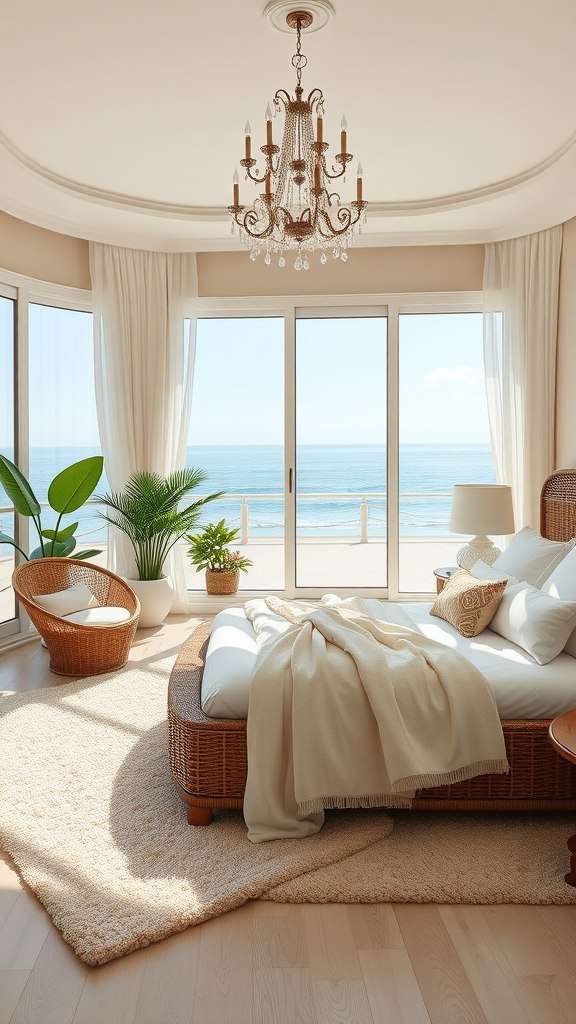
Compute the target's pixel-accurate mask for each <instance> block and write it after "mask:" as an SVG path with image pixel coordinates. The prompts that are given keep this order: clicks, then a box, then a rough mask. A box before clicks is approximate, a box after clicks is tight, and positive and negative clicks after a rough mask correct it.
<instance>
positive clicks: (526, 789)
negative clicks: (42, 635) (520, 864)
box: [168, 469, 576, 825]
mask: <svg viewBox="0 0 576 1024" xmlns="http://www.w3.org/2000/svg"><path fill="white" fill-rule="evenodd" d="M540 532H541V533H542V536H544V537H546V538H548V539H550V540H557V541H567V540H570V539H571V538H572V537H575V536H576V470H573V469H569V470H559V471H558V472H556V473H553V474H552V475H551V476H550V477H548V479H547V480H546V482H545V484H544V487H543V488H542V496H541V506H540ZM405 607H406V608H407V609H409V608H410V606H405ZM428 608H429V606H428ZM412 614H413V615H414V616H415V620H416V622H417V624H418V626H419V628H422V629H423V630H424V631H426V628H427V627H426V621H427V620H426V617H427V614H428V612H427V606H426V605H422V606H419V605H416V606H413V611H412ZM438 621H439V620H436V623H435V625H434V626H433V627H432V628H438V627H437V624H438ZM211 625H212V624H211V623H210V622H204V623H201V625H200V626H198V628H197V629H196V630H195V631H194V633H193V634H192V635H191V637H190V638H189V640H188V641H187V642H186V644H185V645H184V647H183V648H182V650H181V652H180V654H179V656H178V658H177V660H176V663H175V665H174V669H173V671H172V675H171V678H170V684H169V689H168V724H169V756H170V767H171V770H172V774H173V776H174V780H175V782H176V787H177V789H178V793H179V794H180V796H181V798H182V799H183V800H184V801H185V803H186V804H187V805H188V821H189V822H190V824H195V825H201V824H208V823H209V822H210V821H211V819H212V810H213V809H214V808H222V807H242V804H243V795H244V788H245V784H246V774H247V758H246V721H245V720H243V719H229V718H226V719H224V718H210V717H209V716H208V715H206V714H205V713H204V712H203V710H202V704H201V687H202V673H203V669H204V661H205V657H206V649H207V646H208V639H209V636H210V631H211ZM494 636H495V635H494V634H490V631H489V630H485V631H484V633H482V634H480V636H479V637H476V638H475V641H476V642H477V645H478V646H479V647H482V645H484V648H485V650H484V653H485V655H486V656H488V654H489V650H488V648H489V647H490V638H491V637H492V638H494ZM508 646H510V645H508ZM560 659H564V661H563V662H562V661H560ZM566 659H568V662H566ZM481 660H482V659H481V657H480V662H481ZM555 662H556V663H557V664H554V662H552V663H551V666H553V668H552V675H554V673H556V675H557V676H558V677H559V678H561V679H563V681H564V682H563V683H562V684H561V688H562V685H563V686H564V691H563V696H561V697H560V698H559V699H560V700H561V701H564V704H565V703H566V701H568V702H569V700H570V697H569V694H568V691H567V689H566V667H567V665H568V666H569V667H571V666H570V663H571V662H574V666H573V668H574V694H575V696H574V702H573V706H575V707H576V659H574V658H571V657H570V656H569V655H566V654H562V655H559V656H558V658H557V659H555ZM476 663H477V664H478V667H480V668H482V664H481V663H478V662H476ZM545 668H550V666H546V667H545ZM541 671H545V669H542V670H541ZM539 678H541V679H544V678H545V677H539ZM538 685H539V683H538ZM538 685H537V686H536V687H535V688H534V701H533V706H534V708H536V711H535V712H534V711H533V712H532V713H538V714H542V713H544V712H546V711H547V707H546V701H545V700H544V702H543V703H542V704H541V705H540V704H539V702H538V698H537V689H538ZM499 703H500V702H499ZM508 706H509V707H510V708H511V709H512V711H513V713H518V711H514V707H515V705H514V701H513V700H512V701H511V702H509V703H508ZM550 706H552V705H550ZM502 707H503V709H504V710H506V707H507V705H506V699H503V702H502ZM558 707H559V708H560V709H561V710H566V707H562V706H561V705H559V706H558ZM548 713H549V714H554V715H555V714H557V713H559V710H554V711H552V712H548ZM501 714H502V712H501ZM550 720H551V718H550V717H545V718H543V717H535V718H530V719H526V718H503V719H502V730H503V733H504V738H505V742H506V750H507V755H508V760H509V762H510V773H509V774H508V775H480V776H476V777H475V778H473V779H469V780H467V781H466V782H460V783H457V784H455V785H451V786H442V787H438V788H435V789H426V790H419V791H418V792H417V794H416V798H415V799H414V801H413V804H412V806H413V808H415V809H419V810H425V809H429V810H497V811H502V810H576V765H573V764H571V763H570V762H568V761H566V760H565V759H564V758H562V757H561V756H560V755H559V754H558V753H557V752H556V751H555V750H554V748H553V747H552V745H551V743H550V741H549V739H548V728H549V725H550Z"/></svg>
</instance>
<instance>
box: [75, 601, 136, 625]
mask: <svg viewBox="0 0 576 1024" xmlns="http://www.w3.org/2000/svg"><path fill="white" fill-rule="evenodd" d="M130 614H131V613H130V612H129V611H128V609H127V608H115V607H114V605H110V606H108V605H104V606H103V607H100V606H99V605H98V606H97V607H96V608H84V609H83V610H82V611H79V612H72V614H71V615H63V616H62V618H63V619H67V621H68V622H78V623H79V624H80V625H81V626H116V625H117V624H118V623H119V622H126V621H127V620H128V619H129V618H130Z"/></svg>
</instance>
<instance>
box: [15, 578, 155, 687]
mask: <svg viewBox="0 0 576 1024" xmlns="http://www.w3.org/2000/svg"><path fill="white" fill-rule="evenodd" d="M80 580H82V581H83V582H84V583H85V584H86V586H87V587H88V588H89V590H91V591H92V593H93V595H94V597H95V598H96V600H97V601H98V604H99V605H100V606H101V607H112V606H118V607H122V608H126V609H127V610H128V611H129V612H130V618H129V619H127V620H126V621H125V622H120V623H115V624H114V625H111V626H83V625H80V624H79V623H77V622H69V621H68V620H67V619H61V618H59V617H58V616H57V615H52V614H51V613H50V612H47V611H46V610H45V609H44V608H41V607H40V605H38V604H36V602H35V600H34V598H35V597H36V596H38V595H39V594H53V593H56V592H57V591H59V590H65V589H66V588H67V587H71V586H72V585H73V584H74V583H78V582H79V581H80ZM12 586H13V587H14V591H15V593H16V596H17V598H18V600H19V601H20V602H21V603H22V604H23V606H24V608H25V609H26V611H27V612H28V615H29V616H30V619H31V620H32V622H33V623H34V625H35V626H36V629H37V630H38V632H39V633H40V635H41V636H42V637H43V638H44V640H45V641H46V646H47V647H48V651H49V653H50V668H51V670H52V672H56V674H57V675H60V676H96V675H100V674H102V673H103V672H113V671H115V670H116V669H118V668H122V666H123V665H125V664H126V662H127V660H128V653H129V651H130V646H131V644H132V641H133V639H134V633H135V632H136V627H137V625H138V616H139V615H140V603H139V601H138V598H137V597H136V595H135V593H134V591H133V590H131V589H130V587H129V586H128V584H127V583H125V582H124V580H122V579H120V577H119V576H116V575H115V574H114V573H113V572H109V571H108V569H101V568H100V567H99V566H96V565H90V564H87V563H86V562H82V561H77V560H76V559H73V558H38V559H34V560H33V561H31V562H25V563H24V565H20V566H18V568H17V569H15V571H14V574H13V576H12Z"/></svg>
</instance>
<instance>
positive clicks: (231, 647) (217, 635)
mask: <svg viewBox="0 0 576 1024" xmlns="http://www.w3.org/2000/svg"><path fill="white" fill-rule="evenodd" d="M256 650H257V647H256V637H255V635H254V630H253V628H252V623H251V622H250V621H249V620H248V619H247V618H246V616H245V615H244V609H243V608H227V609H226V610H225V611H223V612H218V615H217V616H216V617H215V619H214V625H213V626H212V632H211V634H210V640H209V641H208V650H207V651H206V662H205V665H204V673H203V675H202V693H201V703H202V710H203V712H204V714H206V715H210V717H211V718H247V717H248V700H249V697H250V683H251V681H252V673H253V672H254V665H255V662H256Z"/></svg>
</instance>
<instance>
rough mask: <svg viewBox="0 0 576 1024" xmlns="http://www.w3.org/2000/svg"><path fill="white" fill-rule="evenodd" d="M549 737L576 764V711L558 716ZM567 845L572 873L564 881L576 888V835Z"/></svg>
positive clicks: (561, 752)
mask: <svg viewBox="0 0 576 1024" xmlns="http://www.w3.org/2000/svg"><path fill="white" fill-rule="evenodd" d="M548 735H549V737H550V742H551V744H552V746H553V747H554V749H555V750H557V751H558V753H559V754H562V757H565V758H566V760H567V761H572V764H576V711H566V712H565V713H564V714H563V715H558V718H555V719H554V721H553V722H551V723H550V728H549V729H548ZM566 845H567V847H568V849H569V850H570V853H571V857H570V872H569V874H567V875H565V876H564V881H565V882H566V883H567V884H568V885H574V886H576V835H574V836H570V839H569V840H568V842H567V843H566Z"/></svg>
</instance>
